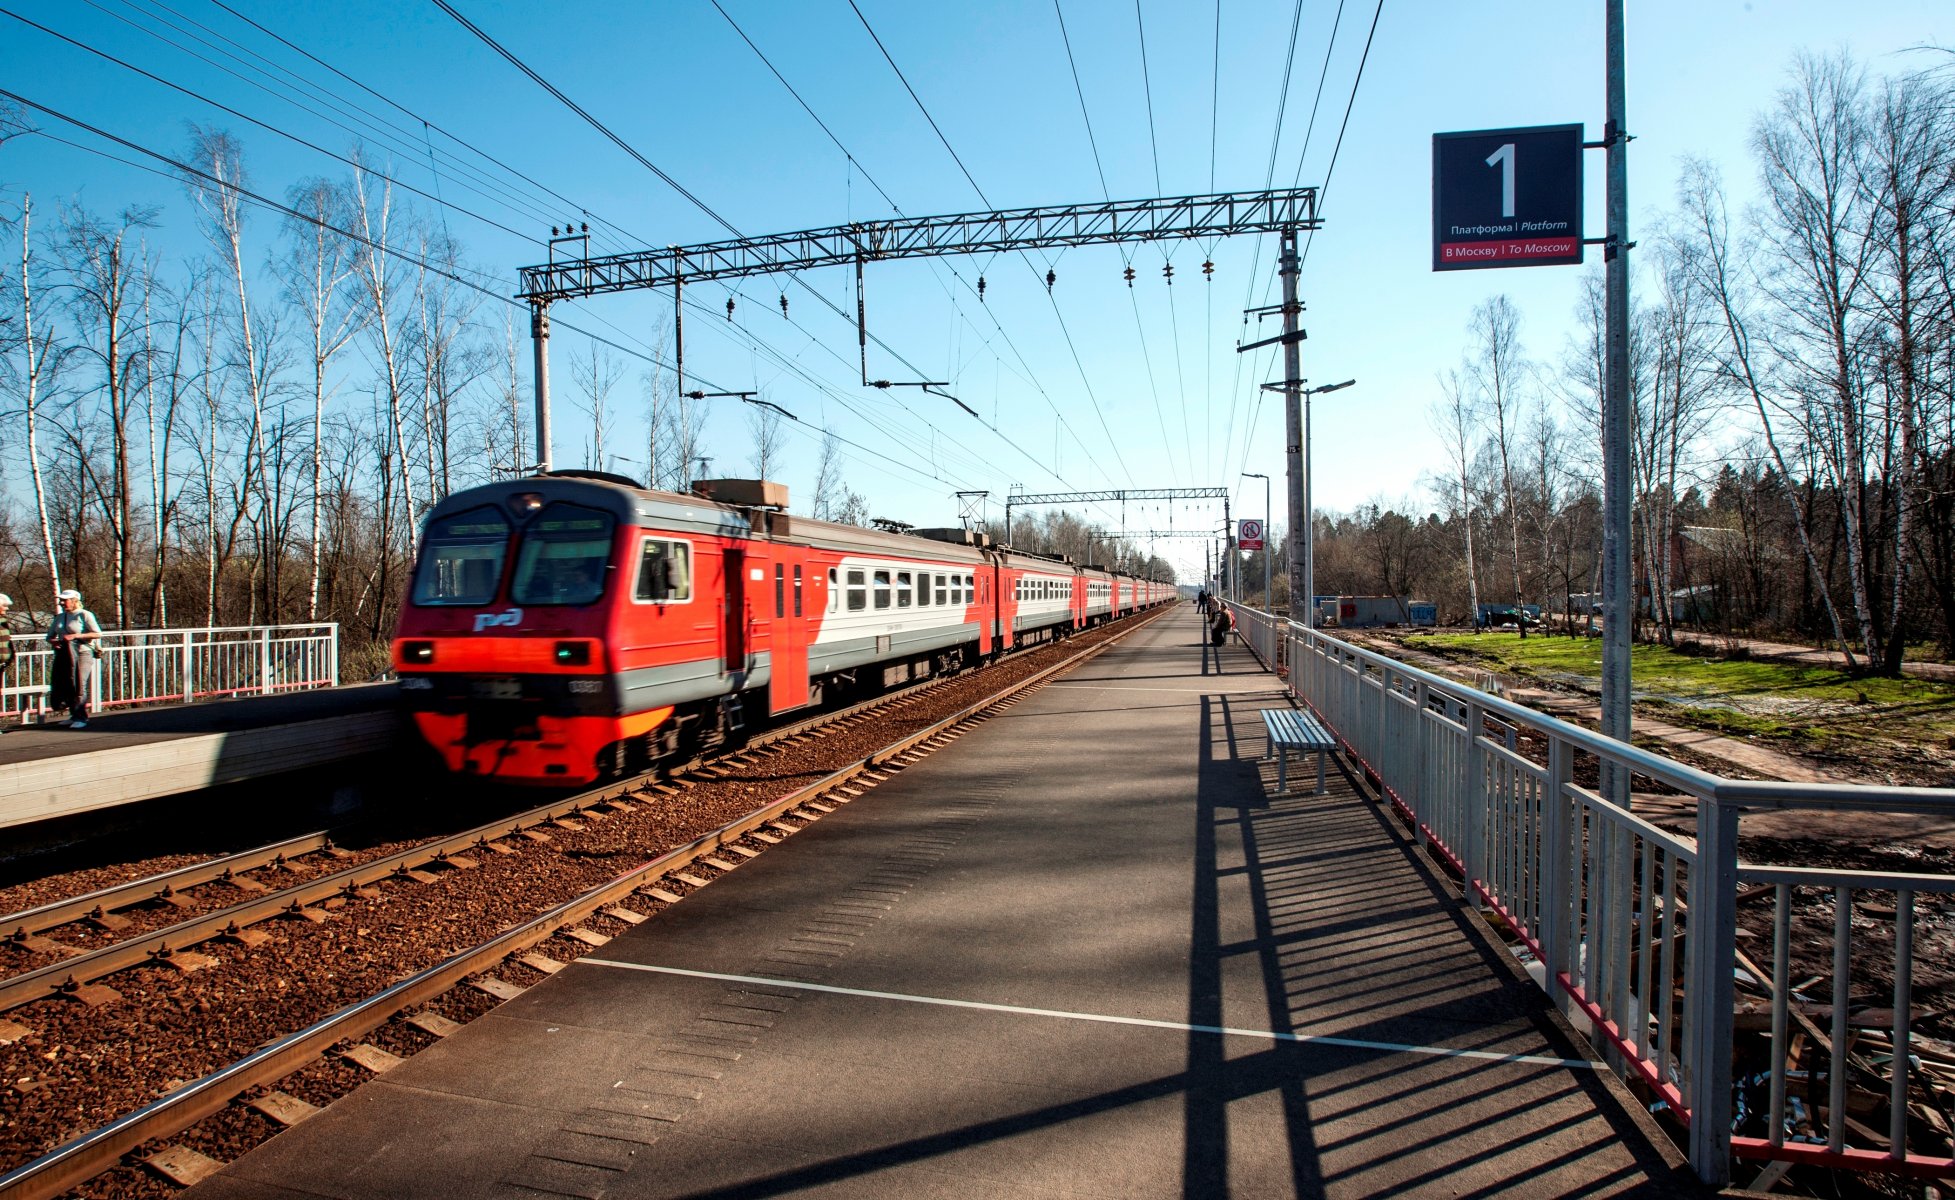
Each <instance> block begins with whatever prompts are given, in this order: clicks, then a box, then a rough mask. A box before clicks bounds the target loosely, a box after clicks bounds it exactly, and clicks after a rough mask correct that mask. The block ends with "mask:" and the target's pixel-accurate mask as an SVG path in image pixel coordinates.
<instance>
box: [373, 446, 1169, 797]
mask: <svg viewBox="0 0 1955 1200" xmlns="http://www.w3.org/2000/svg"><path fill="white" fill-rule="evenodd" d="M696 488H697V489H699V490H701V491H703V492H705V493H706V494H703V495H689V496H685V495H676V494H672V493H666V492H655V491H649V490H646V489H644V488H641V487H638V486H637V485H635V484H634V483H632V481H630V480H626V479H622V478H620V477H617V476H609V475H603V474H600V473H597V472H582V471H561V472H554V473H551V474H548V475H542V476H536V477H532V478H527V479H520V480H511V481H508V482H504V483H496V484H490V485H487V486H484V487H478V488H472V489H469V490H467V491H463V492H458V493H456V494H455V495H453V496H450V497H448V498H447V499H445V500H443V501H442V502H441V503H439V504H438V505H436V506H435V508H434V509H433V510H432V511H431V512H430V514H429V516H428V519H427V523H426V526H425V530H424V535H423V540H422V546H421V550H420V554H419V557H418V558H417V561H416V567H415V573H414V577H413V580H412V582H411V584H410V588H409V593H408V596H407V602H406V604H405V605H404V606H403V611H402V614H401V618H400V624H399V629H398V634H397V636H396V638H395V641H394V647H393V650H394V654H393V658H394V667H395V670H396V671H397V672H398V674H399V676H400V680H401V690H402V695H403V697H404V699H405V701H406V703H407V706H408V707H409V709H410V710H411V711H412V713H413V715H414V719H415V722H416V724H417V725H418V726H419V728H420V730H421V733H422V735H423V737H424V738H425V739H426V740H427V741H428V742H429V744H430V745H432V746H433V747H434V748H435V749H436V750H437V751H438V752H440V754H441V755H442V757H443V759H444V761H445V763H446V765H447V767H448V768H449V769H450V770H453V771H456V772H463V773H469V774H476V775H484V776H493V777H496V778H501V779H508V780H514V781H523V782H538V783H582V782H587V781H589V780H591V779H594V778H597V777H599V776H600V775H602V774H605V773H607V772H615V771H622V770H625V769H627V768H630V767H632V766H636V765H640V764H642V763H644V762H648V761H650V760H652V759H656V758H659V757H662V756H665V755H670V754H674V753H678V752H680V751H682V750H688V749H698V748H703V747H705V746H710V745H712V744H714V743H715V742H717V741H719V740H721V739H723V738H724V737H726V736H728V735H729V734H731V733H735V732H737V731H739V730H740V729H741V728H743V727H744V725H745V724H746V722H747V721H748V720H750V719H754V718H758V717H759V716H761V715H763V714H765V715H769V716H772V715H778V714H782V713H787V712H792V711H795V710H797V709H805V708H807V707H809V706H811V705H815V704H819V703H821V702H823V701H824V700H826V699H829V698H831V697H846V696H849V695H853V694H856V693H860V694H868V693H871V692H873V691H875V690H878V689H880V688H882V687H885V686H888V685H890V684H893V683H899V682H904V681H907V680H910V679H918V678H925V677H928V676H930V675H934V674H942V673H946V672H949V671H954V670H957V669H960V668H962V667H966V666H970V665H973V664H974V663H975V662H976V661H978V660H979V659H982V658H984V657H986V656H989V655H991V654H994V653H996V652H999V651H1001V650H1006V649H1011V648H1013V647H1015V646H1019V645H1022V644H1025V643H1026V642H1029V641H1039V640H1044V639H1047V638H1050V637H1056V636H1062V635H1064V634H1066V633H1069V632H1071V631H1073V630H1075V629H1079V628H1083V627H1085V626H1086V625H1088V624H1092V623H1095V622H1097V621H1099V620H1107V619H1111V618H1112V617H1113V616H1115V615H1124V614H1125V613H1127V612H1131V611H1133V609H1134V608H1135V607H1138V606H1139V604H1140V603H1141V596H1142V593H1141V592H1139V591H1138V590H1136V589H1137V586H1138V585H1139V584H1140V581H1137V580H1132V579H1129V578H1126V577H1120V576H1115V575H1112V574H1109V573H1107V572H1104V571H1099V570H1096V569H1093V568H1082V567H1078V566H1075V565H1074V564H1072V563H1070V562H1068V561H1066V560H1062V559H1053V558H1047V557H1043V556H1037V555H1031V554H1026V553H1023V552H1012V551H1009V550H1004V549H996V548H991V547H989V546H988V545H986V544H985V543H984V542H983V539H982V537H981V535H977V534H971V533H967V532H965V531H963V530H933V531H924V536H908V535H900V534H892V533H885V532H881V531H877V530H870V529H861V528H858V527H855V526H851V525H838V524H833V523H830V522H825V521H815V520H811V519H807V518H802V517H796V516H790V515H789V514H788V513H786V512H785V511H783V510H784V509H785V507H786V494H785V489H784V488H781V487H780V486H779V485H776V484H767V483H762V482H759V481H751V480H719V481H702V482H701V483H700V484H698V485H696Z"/></svg>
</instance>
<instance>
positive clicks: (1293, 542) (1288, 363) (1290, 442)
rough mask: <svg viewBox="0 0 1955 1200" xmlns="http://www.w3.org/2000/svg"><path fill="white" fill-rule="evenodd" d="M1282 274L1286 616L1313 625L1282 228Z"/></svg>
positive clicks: (1288, 232) (1292, 287) (1291, 305)
mask: <svg viewBox="0 0 1955 1200" xmlns="http://www.w3.org/2000/svg"><path fill="white" fill-rule="evenodd" d="M1279 261H1280V264H1281V271H1282V275H1283V436H1284V438H1285V439H1286V452H1285V458H1286V459H1287V464H1286V465H1287V469H1288V471H1289V477H1288V479H1289V497H1288V499H1289V507H1290V528H1289V530H1288V531H1287V533H1286V534H1285V536H1284V541H1285V544H1286V546H1287V548H1288V550H1289V553H1290V619H1291V620H1292V621H1294V620H1297V619H1299V618H1301V619H1302V620H1303V621H1304V622H1305V623H1306V624H1315V622H1314V621H1312V620H1311V617H1310V609H1311V604H1310V593H1309V591H1308V590H1306V584H1305V583H1304V579H1305V569H1304V555H1305V554H1306V553H1307V551H1306V550H1305V549H1304V547H1305V545H1306V544H1307V541H1306V539H1307V536H1308V531H1307V529H1306V522H1307V521H1308V520H1309V516H1308V510H1307V509H1306V508H1305V503H1306V501H1305V499H1304V497H1305V496H1307V495H1308V494H1309V493H1308V487H1309V484H1308V482H1307V481H1306V480H1305V479H1304V477H1303V473H1304V471H1305V469H1306V468H1305V467H1304V463H1303V397H1302V395H1301V394H1299V392H1298V389H1299V388H1300V387H1302V385H1303V378H1302V376H1303V356H1302V354H1301V352H1300V351H1299V350H1298V348H1297V342H1298V340H1299V339H1298V337H1297V330H1298V321H1297V318H1298V316H1299V315H1301V313H1302V311H1303V306H1302V305H1301V304H1299V303H1297V270H1298V267H1297V231H1296V230H1294V229H1285V230H1284V231H1283V253H1282V257H1281V259H1280V260H1279Z"/></svg>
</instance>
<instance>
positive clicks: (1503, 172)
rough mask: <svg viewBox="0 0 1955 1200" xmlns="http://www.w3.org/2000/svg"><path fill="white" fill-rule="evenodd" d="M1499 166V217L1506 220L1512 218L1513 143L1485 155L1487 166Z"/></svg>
mask: <svg viewBox="0 0 1955 1200" xmlns="http://www.w3.org/2000/svg"><path fill="white" fill-rule="evenodd" d="M1495 163H1498V164H1500V215H1501V216H1502V217H1504V218H1506V219H1508V220H1512V219H1513V217H1514V143H1512V142H1508V143H1507V144H1506V145H1504V146H1502V147H1501V148H1500V149H1498V150H1495V151H1494V152H1493V153H1492V154H1489V155H1487V165H1488V166H1490V167H1491V166H1493V165H1494V164H1495Z"/></svg>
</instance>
